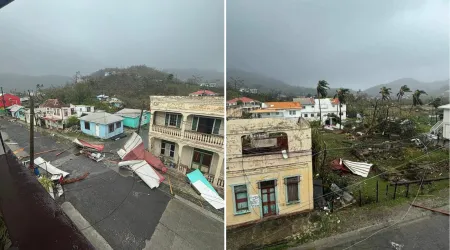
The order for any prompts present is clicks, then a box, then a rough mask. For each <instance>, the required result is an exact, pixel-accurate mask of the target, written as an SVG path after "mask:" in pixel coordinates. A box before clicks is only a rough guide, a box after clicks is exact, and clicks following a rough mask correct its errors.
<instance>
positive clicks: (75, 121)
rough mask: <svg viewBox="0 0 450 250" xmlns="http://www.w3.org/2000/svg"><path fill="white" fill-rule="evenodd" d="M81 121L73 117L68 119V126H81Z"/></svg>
mask: <svg viewBox="0 0 450 250" xmlns="http://www.w3.org/2000/svg"><path fill="white" fill-rule="evenodd" d="M79 124H80V120H79V119H78V118H77V117H76V116H71V117H69V118H68V119H67V122H66V126H67V128H70V127H73V126H75V125H79Z"/></svg>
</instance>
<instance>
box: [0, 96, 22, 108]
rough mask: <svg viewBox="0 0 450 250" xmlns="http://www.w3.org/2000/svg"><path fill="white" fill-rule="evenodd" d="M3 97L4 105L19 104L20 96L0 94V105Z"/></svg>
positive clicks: (1, 105) (0, 105)
mask: <svg viewBox="0 0 450 250" xmlns="http://www.w3.org/2000/svg"><path fill="white" fill-rule="evenodd" d="M3 99H4V100H5V105H6V107H9V106H12V105H14V104H17V105H20V104H21V103H20V97H18V96H15V95H11V94H4V95H3V96H2V95H0V107H3Z"/></svg>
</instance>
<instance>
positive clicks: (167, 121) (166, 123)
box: [164, 113, 170, 126]
mask: <svg viewBox="0 0 450 250" xmlns="http://www.w3.org/2000/svg"><path fill="white" fill-rule="evenodd" d="M169 118H170V115H169V114H167V113H166V121H165V123H164V125H165V126H169Z"/></svg>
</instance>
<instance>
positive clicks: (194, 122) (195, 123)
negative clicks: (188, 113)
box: [192, 116, 198, 131]
mask: <svg viewBox="0 0 450 250" xmlns="http://www.w3.org/2000/svg"><path fill="white" fill-rule="evenodd" d="M197 124H198V116H194V119H193V120H192V130H193V131H197Z"/></svg>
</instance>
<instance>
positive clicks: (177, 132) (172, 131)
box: [152, 125, 181, 137]
mask: <svg viewBox="0 0 450 250" xmlns="http://www.w3.org/2000/svg"><path fill="white" fill-rule="evenodd" d="M152 131H154V132H157V133H161V134H166V135H170V136H176V137H181V129H179V128H172V127H166V126H159V125H153V126H152Z"/></svg>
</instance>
